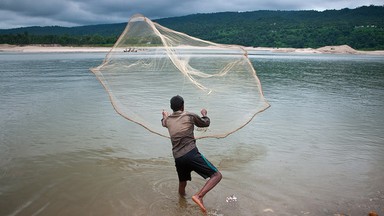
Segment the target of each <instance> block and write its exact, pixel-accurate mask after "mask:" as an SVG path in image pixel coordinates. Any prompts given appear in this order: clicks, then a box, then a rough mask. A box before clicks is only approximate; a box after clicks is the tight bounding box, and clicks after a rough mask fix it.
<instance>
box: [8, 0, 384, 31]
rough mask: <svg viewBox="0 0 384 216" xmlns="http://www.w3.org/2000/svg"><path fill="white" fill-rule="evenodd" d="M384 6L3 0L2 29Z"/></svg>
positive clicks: (322, 1) (365, 0) (254, 0)
mask: <svg viewBox="0 0 384 216" xmlns="http://www.w3.org/2000/svg"><path fill="white" fill-rule="evenodd" d="M369 5H379V6H383V5H384V0H0V20H1V21H0V29H10V28H19V27H28V26H65V27H72V26H83V25H94V24H108V23H123V22H127V21H128V20H129V18H130V17H131V16H132V15H134V14H137V13H140V14H143V15H144V16H146V17H148V18H150V19H158V18H167V17H176V16H184V15H189V14H196V13H215V12H225V11H237V12H239V11H241V12H243V11H257V10H318V11H324V10H331V9H337V10H338V9H343V8H350V9H354V8H357V7H360V6H369Z"/></svg>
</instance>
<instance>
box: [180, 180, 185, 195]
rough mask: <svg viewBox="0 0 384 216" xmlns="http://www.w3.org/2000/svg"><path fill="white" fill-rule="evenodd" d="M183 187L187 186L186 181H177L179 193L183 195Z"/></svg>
mask: <svg viewBox="0 0 384 216" xmlns="http://www.w3.org/2000/svg"><path fill="white" fill-rule="evenodd" d="M185 187H187V181H182V182H179V194H180V195H181V196H185Z"/></svg>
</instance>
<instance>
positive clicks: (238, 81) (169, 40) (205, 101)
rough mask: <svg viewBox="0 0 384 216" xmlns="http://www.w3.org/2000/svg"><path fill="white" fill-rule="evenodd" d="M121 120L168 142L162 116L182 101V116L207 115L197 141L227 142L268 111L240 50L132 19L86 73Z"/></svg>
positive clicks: (266, 104) (140, 16) (254, 76)
mask: <svg viewBox="0 0 384 216" xmlns="http://www.w3.org/2000/svg"><path fill="white" fill-rule="evenodd" d="M91 70H92V72H93V73H94V74H95V75H96V77H97V78H98V79H99V80H100V82H101V83H102V85H103V86H104V88H105V89H106V91H107V92H108V94H109V97H110V100H111V103H112V105H113V107H114V109H115V110H116V112H117V113H119V114H120V115H121V116H123V117H124V118H126V119H128V120H130V121H132V122H135V123H137V124H139V125H141V126H143V127H144V128H146V129H147V130H149V131H150V132H152V133H155V134H158V135H161V136H165V137H168V136H169V134H168V130H167V129H166V128H163V127H162V126H161V122H160V119H161V112H162V110H164V109H165V110H167V111H168V112H169V113H171V112H172V111H171V110H170V108H169V99H170V98H171V97H173V96H175V95H181V96H182V97H183V98H184V100H185V109H186V110H187V111H191V112H195V113H200V109H201V108H206V109H207V110H208V116H209V117H210V118H211V125H210V126H209V127H208V128H205V129H201V128H197V129H196V131H195V136H196V138H205V137H216V138H221V137H226V136H228V135H229V134H231V133H233V132H235V131H237V130H239V129H240V128H242V127H243V126H245V125H246V124H248V123H249V122H250V121H251V120H252V119H253V118H254V117H255V115H256V114H257V113H260V112H261V111H263V110H265V109H267V108H268V107H269V104H268V103H267V101H266V100H265V98H264V96H263V93H262V89H261V85H260V81H259V79H258V78H257V76H256V72H255V70H254V68H253V66H252V64H251V62H250V61H249V59H248V56H247V52H246V51H245V50H244V49H243V48H242V47H240V46H229V45H222V44H216V43H212V42H209V41H204V40H201V39H198V38H194V37H191V36H188V35H186V34H183V33H180V32H176V31H173V30H171V29H168V28H166V27H163V26H161V25H159V24H157V23H154V22H152V21H151V20H149V19H148V18H146V17H144V16H142V15H135V16H133V17H132V18H131V19H130V20H129V22H128V25H127V27H126V28H125V30H124V32H123V33H122V34H121V36H120V37H119V39H118V40H117V42H116V43H115V45H114V46H113V48H112V49H111V51H110V52H109V53H108V54H107V56H106V58H105V60H104V62H103V63H102V64H101V65H100V66H98V67H96V68H92V69H91Z"/></svg>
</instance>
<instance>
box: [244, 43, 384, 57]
mask: <svg viewBox="0 0 384 216" xmlns="http://www.w3.org/2000/svg"><path fill="white" fill-rule="evenodd" d="M248 50H255V51H262V50H264V51H271V52H277V53H279V52H280V53H318V54H363V55H384V50H376V51H359V50H355V49H353V48H351V47H350V46H348V45H341V46H325V47H321V48H318V49H313V48H300V49H296V48H268V47H254V48H249V49H248Z"/></svg>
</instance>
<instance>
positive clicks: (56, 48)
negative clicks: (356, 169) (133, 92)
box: [0, 44, 384, 55]
mask: <svg viewBox="0 0 384 216" xmlns="http://www.w3.org/2000/svg"><path fill="white" fill-rule="evenodd" d="M111 48H112V47H80V46H79V47H76V46H60V45H27V46H17V45H9V44H0V52H24V53H55V52H56V53H62V52H103V53H108V52H109V51H110V50H111ZM246 50H247V51H270V52H276V53H307V54H363V55H384V50H377V51H359V50H355V49H353V48H351V47H350V46H348V45H341V46H325V47H321V48H318V49H313V48H299V49H296V48H270V47H246Z"/></svg>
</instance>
